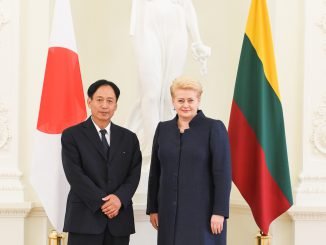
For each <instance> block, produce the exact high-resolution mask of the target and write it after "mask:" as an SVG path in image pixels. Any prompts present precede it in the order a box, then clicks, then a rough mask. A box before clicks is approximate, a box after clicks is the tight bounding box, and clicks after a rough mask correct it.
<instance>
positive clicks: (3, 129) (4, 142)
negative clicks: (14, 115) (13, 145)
mask: <svg viewBox="0 0 326 245" xmlns="http://www.w3.org/2000/svg"><path fill="white" fill-rule="evenodd" d="M10 140H11V132H10V129H9V125H8V108H7V107H6V106H5V105H4V104H3V103H0V150H1V149H6V148H7V146H8V143H9V141H10Z"/></svg>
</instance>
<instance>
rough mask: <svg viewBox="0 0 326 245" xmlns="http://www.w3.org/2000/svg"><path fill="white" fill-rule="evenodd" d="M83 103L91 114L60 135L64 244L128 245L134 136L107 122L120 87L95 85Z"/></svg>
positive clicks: (135, 175)
mask: <svg viewBox="0 0 326 245" xmlns="http://www.w3.org/2000/svg"><path fill="white" fill-rule="evenodd" d="M87 94H88V99H87V104H88V107H89V108H90V110H91V114H92V115H91V116H90V117H89V118H88V119H87V120H86V121H85V122H82V123H80V124H78V125H75V126H72V127H70V128H67V129H66V130H65V131H64V132H63V133H62V138H61V142H62V163H63V167H64V171H65V174H66V177H67V180H68V182H69V184H70V192H69V195H68V199H67V207H66V215H65V223H64V231H66V232H69V237H68V245H127V244H129V237H130V234H132V233H135V224H134V216H133V208H132V200H131V198H132V196H133V195H134V193H135V191H136V189H137V186H138V183H139V179H140V171H141V161H142V157H141V152H140V148H139V142H138V139H137V136H136V135H135V134H134V133H133V132H131V131H129V130H128V129H125V128H122V127H120V126H118V125H115V124H113V123H112V122H111V118H112V116H113V115H114V112H115V111H116V109H117V101H118V98H119V95H120V90H119V88H118V87H117V86H116V85H115V84H114V83H113V82H109V81H106V80H99V81H96V82H95V83H93V84H92V85H91V86H90V87H89V89H88V91H87Z"/></svg>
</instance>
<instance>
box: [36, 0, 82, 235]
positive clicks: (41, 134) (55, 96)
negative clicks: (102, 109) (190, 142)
mask: <svg viewBox="0 0 326 245" xmlns="http://www.w3.org/2000/svg"><path fill="white" fill-rule="evenodd" d="M85 119H86V108H85V99H84V92H83V86H82V79H81V73H80V67H79V60H78V54H77V48H76V41H75V36H74V28H73V22H72V16H71V9H70V3H69V0H56V3H55V7H54V14H53V20H52V29H51V35H50V41H49V50H48V56H47V63H46V68H45V74H44V81H43V89H42V95H41V101H40V108H39V115H38V121H37V126H36V130H35V136H34V144H33V163H32V170H31V183H32V185H33V187H34V189H35V191H36V193H37V195H38V197H39V199H40V201H41V203H42V205H43V207H44V209H45V212H46V214H47V216H48V217H49V220H50V222H51V224H52V225H53V227H54V228H55V229H56V230H57V231H59V232H61V231H62V230H63V223H64V214H65V210H66V201H67V195H68V192H69V184H68V182H67V180H66V177H65V175H64V171H63V167H62V162H61V133H62V131H63V130H64V129H65V128H67V127H69V126H71V125H74V124H77V123H79V122H81V121H84V120H85Z"/></svg>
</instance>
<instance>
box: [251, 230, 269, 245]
mask: <svg viewBox="0 0 326 245" xmlns="http://www.w3.org/2000/svg"><path fill="white" fill-rule="evenodd" d="M255 245H272V237H271V236H269V235H268V234H264V232H263V231H259V233H258V234H257V236H256V243H255Z"/></svg>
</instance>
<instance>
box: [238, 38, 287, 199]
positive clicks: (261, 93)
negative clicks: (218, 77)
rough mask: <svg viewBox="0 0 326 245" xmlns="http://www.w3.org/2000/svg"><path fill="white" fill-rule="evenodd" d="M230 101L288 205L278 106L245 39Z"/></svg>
mask: <svg viewBox="0 0 326 245" xmlns="http://www.w3.org/2000/svg"><path fill="white" fill-rule="evenodd" d="M253 74H254V75H253ZM234 100H235V101H236V102H237V104H238V105H239V108H240V109H241V111H242V113H243V114H244V116H245V117H246V119H247V121H248V123H249V124H250V125H251V127H252V128H253V130H254V132H255V133H256V136H257V138H258V141H259V142H260V144H261V146H262V149H263V150H264V152H265V155H266V162H267V165H268V166H267V167H268V169H269V171H270V173H271V175H272V176H273V178H274V179H275V181H276V182H277V183H278V185H279V187H280V188H281V189H282V191H283V193H284V195H285V196H286V197H287V199H288V200H289V202H290V203H291V204H292V203H293V201H292V192H291V184H290V179H289V168H288V158H287V150H286V142H285V132H284V123H283V111H282V105H281V103H280V100H279V98H278V97H277V95H276V94H275V93H274V90H273V88H272V87H271V86H270V84H269V82H268V81H267V79H266V76H265V74H264V69H263V65H262V63H261V61H260V59H259V57H258V55H257V53H256V51H255V49H254V47H253V46H252V44H251V42H250V40H249V39H248V37H247V35H245V36H244V40H243V46H242V51H241V57H240V63H239V68H238V74H237V79H236V86H235V91H234Z"/></svg>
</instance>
